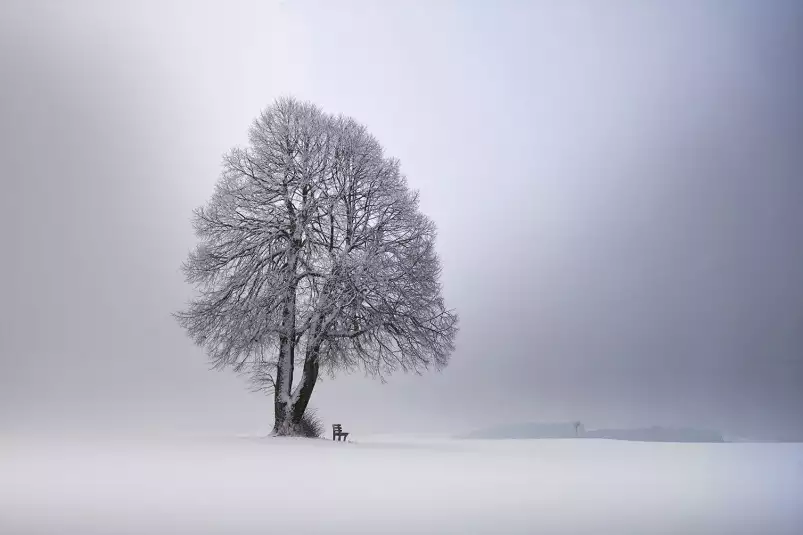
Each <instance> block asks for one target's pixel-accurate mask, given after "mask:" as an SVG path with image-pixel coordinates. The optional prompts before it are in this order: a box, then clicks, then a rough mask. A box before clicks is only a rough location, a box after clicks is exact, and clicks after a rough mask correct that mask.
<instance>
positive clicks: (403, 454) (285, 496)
mask: <svg viewBox="0 0 803 535" xmlns="http://www.w3.org/2000/svg"><path fill="white" fill-rule="evenodd" d="M0 440H1V441H0V533H2V534H9V535H11V534H14V535H26V534H59V535H62V534H63V535H72V534H76V535H79V534H80V535H93V534H104V535H105V534H174V533H175V534H193V535H203V534H226V535H238V534H257V533H258V534H270V533H279V534H288V535H290V534H292V535H304V534H316V533H321V534H327V533H338V534H339V533H344V534H345V533H348V534H368V533H370V534H383V533H387V534H396V533H399V534H401V533H404V534H417V533H422V534H423V533H426V534H452V533H454V534H458V533H459V534H463V533H471V534H480V533H483V534H494V535H505V534H525V533H527V534H552V533H555V534H574V533H577V534H582V533H587V534H616V535H622V534H639V535H648V534H659V533H660V534H673V535H674V534H698V533H699V534H720V533H721V534H756V535H758V534H762V535H764V534H766V535H774V534H790V535H791V534H798V535H799V534H803V444H674V443H642V442H622V441H610V440H603V439H600V440H596V439H584V440H572V439H564V440H560V439H556V440H451V439H448V438H439V437H433V436H419V437H409V436H381V437H364V438H362V439H360V438H358V439H357V440H356V441H355V442H353V443H342V442H332V441H328V440H309V439H291V438H257V437H249V438H243V437H239V438H234V437H233V438H215V439H213V438H204V439H194V440H187V439H182V440H178V439H171V440H167V439H151V440H141V439H140V440H136V439H122V438H116V439H111V438H107V439H103V440H91V441H90V440H83V441H80V440H71V441H67V440H44V439H41V438H40V439H36V440H33V439H31V438H27V439H21V438H7V437H6V438H2V439H0Z"/></svg>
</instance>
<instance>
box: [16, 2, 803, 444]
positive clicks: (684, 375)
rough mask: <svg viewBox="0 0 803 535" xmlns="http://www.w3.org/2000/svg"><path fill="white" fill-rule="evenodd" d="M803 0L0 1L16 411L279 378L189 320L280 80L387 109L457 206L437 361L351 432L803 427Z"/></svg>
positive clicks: (342, 404)
mask: <svg viewBox="0 0 803 535" xmlns="http://www.w3.org/2000/svg"><path fill="white" fill-rule="evenodd" d="M802 25H803V7H801V4H800V3H798V2H793V1H789V2H784V1H777V2H771V3H760V2H746V1H744V2H740V1H730V2H724V1H722V2H715V1H710V2H691V1H689V2H671V3H657V2H654V3H646V2H635V1H634V2H626V1H617V2H613V3H612V4H608V3H606V4H605V6H603V5H602V3H594V2H561V3H547V2H543V3H539V2H531V3H524V2H493V3H480V2H476V3H475V2H445V1H444V2H432V3H426V4H424V3H422V4H416V5H415V6H413V5H411V4H408V3H404V2H387V3H385V2H382V3H373V2H371V3H369V2H323V1H321V2H305V1H292V0H286V1H283V2H274V3H269V2H226V3H222V2H221V3H204V2H197V3H196V2H136V3H134V2H132V3H126V4H124V3H114V5H112V4H111V3H106V2H90V1H76V2H70V3H66V2H64V3H61V2H45V1H39V2H36V1H34V2H23V1H11V2H4V4H3V7H2V8H0V65H2V72H3V83H2V84H0V111H1V112H2V117H3V120H2V121H0V163H2V169H3V184H2V186H3V189H2V194H0V236H1V239H2V243H3V247H4V249H3V251H4V253H3V262H0V281H2V284H3V293H2V300H1V301H0V429H2V430H3V431H9V432H38V431H53V430H55V431H63V432H88V433H113V432H114V433H123V432H127V433H157V432H160V433H161V432H170V433H179V434H188V433H189V434H192V433H196V434H197V433H204V434H221V433H223V434H232V433H240V432H252V431H254V430H264V429H269V427H270V424H271V421H272V412H271V411H272V400H271V399H269V398H268V397H266V396H264V395H262V394H256V393H253V392H249V390H248V385H247V383H246V381H245V380H243V379H242V378H240V377H237V376H236V375H235V374H233V373H231V372H229V371H223V372H212V371H209V370H208V368H209V364H208V362H207V359H206V357H205V356H204V354H203V352H202V350H200V349H199V348H197V347H195V346H193V345H192V342H191V340H190V339H189V338H187V337H186V336H185V334H184V332H183V331H182V330H181V329H180V328H179V327H178V325H177V324H176V322H175V321H174V320H173V318H172V317H171V313H172V312H174V311H176V310H178V309H180V308H181V307H182V306H183V305H184V304H185V302H186V301H187V299H188V298H189V297H190V296H191V295H192V291H193V290H192V288H191V287H190V286H189V285H187V284H185V282H184V281H183V278H182V275H181V273H180V265H181V262H182V261H183V260H184V259H185V257H186V254H187V252H188V251H189V250H190V248H191V247H192V246H193V245H194V243H195V238H194V236H193V233H192V228H191V225H190V216H191V211H192V209H193V208H195V207H196V206H199V205H201V204H202V203H204V202H205V201H206V199H208V198H209V196H210V195H211V193H212V191H213V188H214V184H215V181H216V180H217V178H218V175H219V172H220V163H221V157H222V155H223V154H224V153H225V152H226V151H227V150H228V149H230V148H231V147H233V146H235V145H240V144H243V143H245V141H246V134H247V129H248V127H249V125H250V123H251V121H252V120H253V119H254V118H255V117H256V116H257V115H258V113H259V112H260V110H262V109H264V108H265V107H266V106H268V105H270V104H271V103H272V102H273V101H274V99H276V98H277V97H280V96H284V95H293V96H295V97H297V98H300V99H305V100H307V99H308V100H310V101H312V102H314V103H316V104H318V105H320V106H321V107H322V108H323V109H324V110H326V111H327V112H332V113H344V114H347V115H350V116H353V117H354V118H355V119H357V120H358V121H360V122H361V123H363V124H365V125H366V126H367V128H368V129H369V130H370V131H371V132H372V133H373V134H374V135H375V136H376V137H377V138H378V139H379V141H380V142H381V143H382V144H383V146H384V147H385V149H386V151H387V153H388V154H390V155H393V156H395V157H398V158H399V159H400V160H401V164H402V168H403V170H404V172H405V174H406V175H407V177H408V179H409V182H410V185H411V186H412V187H414V188H416V189H418V190H419V191H420V194H421V203H422V209H423V211H424V212H425V213H427V214H428V215H429V216H430V217H431V218H432V219H433V220H434V221H435V223H436V224H437V226H438V229H439V234H438V250H439V254H440V257H441V261H442V264H443V267H444V272H443V279H442V281H443V284H444V293H445V296H446V299H447V302H448V303H449V304H450V306H453V307H454V308H455V309H456V310H457V311H458V313H459V314H460V317H461V323H460V326H461V330H460V333H459V335H458V339H457V349H456V351H455V353H454V354H453V356H452V361H451V364H450V365H449V366H448V367H447V368H446V369H445V370H444V371H443V372H441V373H433V374H427V375H424V376H421V377H417V376H403V375H397V376H393V377H392V378H391V379H390V380H389V381H388V383H387V384H382V383H380V382H378V381H374V380H371V379H369V378H366V377H363V376H362V375H361V374H353V375H350V376H340V377H338V378H337V379H335V380H329V379H326V380H325V381H324V382H323V383H322V384H321V385H320V386H319V387H318V388H317V389H316V392H315V394H314V395H313V398H312V405H314V406H315V407H316V408H318V410H319V413H320V414H321V415H322V417H323V418H324V419H325V420H326V421H342V422H343V423H344V425H347V426H348V427H349V428H350V429H352V430H353V431H355V432H391V431H411V432H435V431H447V432H452V431H463V430H468V429H471V428H473V427H479V426H482V425H491V424H499V423H506V422H519V421H562V420H569V419H571V420H582V421H583V422H584V423H586V424H587V425H593V426H597V427H605V426H622V427H628V426H644V425H667V426H698V427H704V428H713V429H718V430H720V431H722V432H724V433H727V434H734V435H749V436H755V437H765V438H778V437H797V438H800V439H803V421H801V420H800V418H799V417H798V412H799V407H801V406H803V389H801V384H803V285H801V280H803V277H802V276H801V275H803V241H801V240H802V238H801V232H800V231H801V229H803V211H801V209H800V208H801V206H803V178H802V177H803V151H801V150H800V149H801V147H803V99H801V98H800V95H801V87H803V80H802V79H801V71H800V68H799V65H800V64H801V63H803V62H802V61H801V60H802V59H803V39H802V38H801V32H800V28H801V27H802Z"/></svg>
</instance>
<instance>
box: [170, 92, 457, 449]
mask: <svg viewBox="0 0 803 535" xmlns="http://www.w3.org/2000/svg"><path fill="white" fill-rule="evenodd" d="M194 227H195V230H196V234H197V236H198V238H199V244H198V246H197V247H196V249H195V250H194V251H193V252H192V253H191V254H190V255H189V258H188V260H187V261H186V262H185V263H184V266H183V269H184V272H185V275H186V277H187V281H188V282H190V283H192V284H194V285H195V286H196V287H197V290H198V296H197V297H196V298H195V299H194V300H193V301H191V303H190V304H189V306H188V308H187V309H186V310H185V311H182V312H179V313H177V314H176V317H177V319H178V320H179V323H180V324H181V325H182V326H183V327H184V328H185V329H186V330H187V332H188V334H189V335H190V336H191V337H192V338H193V340H194V341H195V343H197V344H198V345H200V346H202V347H203V348H204V349H205V350H206V352H207V354H208V356H209V357H210V359H211V361H212V363H213V364H214V365H215V366H216V367H218V368H223V367H231V368H233V369H234V370H236V371H238V372H241V373H246V374H249V375H250V377H251V380H252V381H253V382H254V384H255V385H256V386H257V387H258V388H261V389H265V390H267V391H269V392H271V393H273V395H274V399H275V402H274V412H275V414H274V416H275V424H274V429H273V432H274V434H276V435H292V434H297V433H298V429H299V423H300V422H301V419H302V416H303V415H304V411H305V410H306V408H307V405H308V403H309V399H310V396H311V394H312V391H313V389H314V387H315V385H316V383H317V381H318V378H319V374H320V373H321V371H325V372H327V373H329V374H331V375H334V374H335V373H336V372H337V371H338V370H352V369H357V368H362V369H363V370H365V371H366V372H367V373H368V374H370V375H373V376H378V377H380V378H381V377H384V376H385V375H386V374H389V373H391V372H393V371H395V370H398V369H401V370H404V371H411V372H416V373H419V372H420V371H423V370H425V369H429V368H435V369H440V368H442V367H444V366H445V365H446V364H447V363H448V359H449V356H450V354H451V352H452V351H453V349H454V338H455V335H456V332H457V323H458V318H457V315H456V314H455V313H454V312H453V311H451V310H449V309H447V307H446V306H445V304H444V300H443V297H442V292H441V286H440V283H439V278H440V271H441V269H440V263H439V260H438V256H437V254H436V252H435V227H434V225H433V223H432V221H430V220H429V219H428V218H427V217H426V216H425V215H423V214H422V213H421V212H420V210H419V206H418V194H417V193H416V192H414V191H411V190H410V189H409V188H408V186H407V182H406V179H405V177H404V175H402V174H401V171H400V167H399V162H398V161H397V160H394V159H391V158H388V157H386V156H385V155H384V154H383V150H382V147H381V146H380V145H379V143H378V142H377V140H376V139H375V138H374V137H373V136H371V135H370V134H369V133H368V132H367V130H366V129H365V127H363V126H362V125H360V124H358V123H357V122H355V121H354V120H353V119H351V118H347V117H334V116H331V115H328V114H325V113H323V112H322V111H321V110H320V109H318V108H317V107H315V106H313V105H312V104H309V103H304V102H299V101H297V100H294V99H291V98H285V99H280V100H278V101H276V102H275V103H274V104H273V105H272V106H271V107H269V108H268V109H267V110H265V111H264V112H263V113H262V114H261V115H260V116H259V118H257V120H256V121H255V122H254V123H253V125H252V127H251V129H250V132H249V145H248V147H247V148H235V149H233V150H232V151H231V152H230V153H229V154H228V155H227V156H226V157H225V159H224V165H223V172H222V174H221V177H220V180H219V181H218V184H217V186H216V189H215V192H214V194H213V196H212V198H211V199H210V200H209V202H208V203H207V204H206V205H205V206H204V207H202V208H199V209H197V210H196V211H195V214H194ZM297 368H301V374H300V376H298V374H296V373H295V372H296V370H297Z"/></svg>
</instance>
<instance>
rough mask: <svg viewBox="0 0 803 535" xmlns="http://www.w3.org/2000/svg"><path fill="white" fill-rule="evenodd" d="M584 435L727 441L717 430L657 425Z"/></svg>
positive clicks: (646, 439)
mask: <svg viewBox="0 0 803 535" xmlns="http://www.w3.org/2000/svg"><path fill="white" fill-rule="evenodd" d="M584 437H585V438H610V439H614V440H637V441H641V442H725V439H724V438H723V437H722V434H720V433H718V432H717V431H709V430H706V429H688V428H684V429H674V428H667V427H655V426H654V427H648V428H643V429H592V430H589V431H586V433H585V435H584Z"/></svg>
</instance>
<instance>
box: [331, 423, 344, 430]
mask: <svg viewBox="0 0 803 535" xmlns="http://www.w3.org/2000/svg"><path fill="white" fill-rule="evenodd" d="M332 429H333V430H335V431H338V432H340V431H342V430H343V426H342V425H340V424H332Z"/></svg>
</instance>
